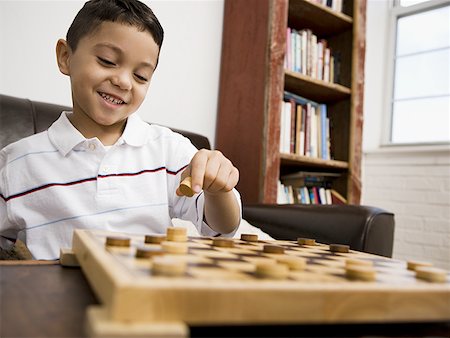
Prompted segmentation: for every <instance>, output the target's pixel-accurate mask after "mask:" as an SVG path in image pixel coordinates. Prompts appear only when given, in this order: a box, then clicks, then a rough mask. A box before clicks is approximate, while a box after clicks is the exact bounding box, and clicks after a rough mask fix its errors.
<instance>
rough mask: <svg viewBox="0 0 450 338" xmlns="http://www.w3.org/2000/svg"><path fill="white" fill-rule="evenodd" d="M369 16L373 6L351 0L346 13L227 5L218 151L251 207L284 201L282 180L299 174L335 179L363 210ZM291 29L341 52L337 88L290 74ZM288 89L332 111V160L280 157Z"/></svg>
mask: <svg viewBox="0 0 450 338" xmlns="http://www.w3.org/2000/svg"><path fill="white" fill-rule="evenodd" d="M365 11H366V0H343V7H342V12H337V11H334V10H332V9H330V8H328V7H326V6H324V5H320V4H317V3H315V2H313V1H309V0H276V1H274V0H225V7H224V26H223V42H222V61H221V76H220V92H219V103H218V115H217V130H216V148H217V149H220V150H221V151H223V152H224V154H225V155H226V156H228V157H229V158H230V159H231V160H232V161H233V163H234V164H235V165H236V166H237V167H238V168H239V170H240V182H239V184H238V187H237V188H238V190H239V192H240V193H241V196H242V199H243V203H244V204H250V203H271V204H272V203H276V202H277V188H278V180H279V179H280V177H281V176H283V175H286V174H292V173H295V172H298V171H312V172H329V173H332V174H333V175H334V176H336V177H337V178H336V179H334V180H333V183H332V184H333V189H335V190H336V191H337V192H338V193H339V194H340V195H342V196H343V197H344V198H345V199H346V200H347V201H348V203H351V204H359V201H360V195H361V143H362V113H363V112H362V109H363V89H364V55H365ZM287 27H291V28H293V29H296V30H301V29H309V30H311V31H312V33H314V34H316V35H317V36H318V39H319V38H320V39H326V40H327V43H328V46H329V47H330V49H332V50H333V51H335V52H338V53H339V59H340V64H339V74H340V76H339V78H338V79H337V82H326V81H323V80H319V79H316V78H312V77H310V76H308V75H305V74H302V73H300V72H296V71H292V70H287V69H285V62H284V61H285V53H286V48H287V37H286V29H287ZM285 91H288V92H290V93H293V94H296V95H299V96H301V97H304V98H306V99H308V100H313V101H316V102H319V103H323V104H326V105H327V111H328V117H329V120H330V124H331V125H332V127H331V131H330V134H331V135H330V138H331V154H332V159H321V158H316V157H310V156H301V155H299V154H293V153H286V152H280V129H281V128H280V123H281V118H280V111H281V108H282V100H283V95H284V92H285ZM336 174H338V175H336Z"/></svg>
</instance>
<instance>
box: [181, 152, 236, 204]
mask: <svg viewBox="0 0 450 338" xmlns="http://www.w3.org/2000/svg"><path fill="white" fill-rule="evenodd" d="M188 176H190V177H191V185H192V190H193V191H194V193H199V192H200V191H201V190H202V189H203V191H204V192H205V193H206V194H216V193H220V192H228V191H231V190H232V189H233V188H234V187H235V186H236V184H237V183H238V181H239V171H238V169H237V168H236V167H234V166H233V164H232V163H231V161H230V160H229V159H227V158H226V157H225V156H224V155H223V154H222V153H221V152H220V151H217V150H212V151H211V150H207V149H201V150H199V151H198V152H197V153H196V154H195V155H194V157H193V158H192V160H191V163H189V165H188V167H187V168H186V169H185V170H184V171H183V173H182V174H181V181H183V180H184V179H185V178H186V177H188ZM176 193H177V195H178V196H183V193H182V192H181V191H180V188H178V189H177V192H176Z"/></svg>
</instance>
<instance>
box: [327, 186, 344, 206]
mask: <svg viewBox="0 0 450 338" xmlns="http://www.w3.org/2000/svg"><path fill="white" fill-rule="evenodd" d="M330 192H331V202H332V204H347V200H346V199H345V197H344V196H342V195H341V194H340V193H338V192H337V191H336V190H334V189H331V191H330Z"/></svg>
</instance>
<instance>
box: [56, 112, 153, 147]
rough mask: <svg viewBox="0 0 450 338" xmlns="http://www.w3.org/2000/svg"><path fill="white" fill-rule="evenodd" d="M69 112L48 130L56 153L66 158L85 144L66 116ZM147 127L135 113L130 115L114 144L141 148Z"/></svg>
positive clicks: (146, 137)
mask: <svg viewBox="0 0 450 338" xmlns="http://www.w3.org/2000/svg"><path fill="white" fill-rule="evenodd" d="M70 114H71V112H63V113H62V114H61V116H60V117H59V118H58V120H56V121H55V122H54V123H53V124H52V125H51V126H50V128H49V129H48V135H49V138H50V141H51V142H52V143H53V145H54V146H55V147H56V148H57V149H58V151H59V152H60V153H61V154H62V155H63V156H66V155H67V154H68V153H69V152H70V151H71V150H73V149H74V148H76V147H77V146H81V145H83V144H85V143H86V138H85V137H84V136H83V135H82V134H81V133H80V132H79V131H78V130H77V129H76V128H75V127H74V126H73V125H72V123H71V122H70V121H69V118H68V115H70ZM148 127H149V125H148V124H147V123H145V122H144V121H143V120H142V119H141V118H140V117H139V115H137V114H136V113H134V114H131V115H130V116H129V117H128V119H127V124H126V125H125V130H124V131H123V133H122V136H121V137H120V138H119V139H118V141H117V143H116V144H123V143H126V144H128V145H131V146H134V147H141V146H143V145H144V144H146V143H147V140H148V133H147V128H148Z"/></svg>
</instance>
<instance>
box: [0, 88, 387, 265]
mask: <svg viewBox="0 0 450 338" xmlns="http://www.w3.org/2000/svg"><path fill="white" fill-rule="evenodd" d="M70 109H71V108H70V107H66V106H61V105H55V104H50V103H44V102H36V101H31V100H28V99H22V98H17V97H11V96H6V95H1V94H0V149H1V148H3V147H5V146H6V145H8V144H9V143H12V142H14V141H17V140H19V139H21V138H23V137H26V136H29V135H32V134H34V133H38V132H41V131H43V130H45V129H47V128H48V127H49V126H50V125H51V124H52V123H53V122H54V121H55V120H56V119H57V118H58V116H59V115H60V113H61V111H63V110H70ZM173 130H174V131H177V132H179V133H181V134H183V135H184V136H186V137H188V138H189V139H190V140H191V142H192V143H193V144H194V145H195V146H196V147H197V148H199V149H200V148H206V149H210V143H209V141H208V138H206V137H205V136H202V135H199V134H196V133H191V132H187V131H184V130H176V129H173ZM243 204H244V207H243V217H244V219H245V220H247V221H248V222H249V223H251V224H253V225H255V226H257V227H259V228H261V230H263V231H264V232H266V233H268V234H269V235H271V236H272V237H274V238H276V239H291V240H295V239H297V238H298V237H309V238H314V239H316V240H317V241H318V242H322V243H336V244H347V245H350V247H351V248H352V249H354V250H359V251H365V252H370V253H374V254H378V255H383V256H388V257H390V256H392V247H393V236H394V215H393V214H391V213H389V212H386V211H384V210H381V209H377V208H372V207H366V206H355V205H353V206H352V205H349V206H342V205H339V206H338V205H333V206H323V205H295V206H293V205H285V206H284V205H283V206H281V205H246V204H245V201H243ZM19 244H21V243H19ZM22 248H23V245H21V246H19V247H18V249H17V252H18V253H19V256H21V257H27V256H26V252H25V256H24V254H23V250H22ZM2 256H3V257H4V258H14V257H13V256H14V255H13V256H11V253H5V252H1V250H0V258H1V257H2ZM16 256H17V255H16Z"/></svg>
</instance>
